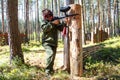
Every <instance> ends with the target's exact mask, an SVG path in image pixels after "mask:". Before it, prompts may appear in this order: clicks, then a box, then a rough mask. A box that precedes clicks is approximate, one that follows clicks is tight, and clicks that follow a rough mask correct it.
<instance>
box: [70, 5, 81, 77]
mask: <svg viewBox="0 0 120 80" xmlns="http://www.w3.org/2000/svg"><path fill="white" fill-rule="evenodd" d="M70 6H71V9H70V11H69V12H68V13H69V14H79V15H77V16H74V17H71V24H70V25H69V28H70V33H69V35H70V69H71V71H70V72H71V77H72V79H74V77H80V76H82V73H83V64H82V62H83V56H82V21H81V20H82V18H81V6H80V5H79V4H71V5H70Z"/></svg>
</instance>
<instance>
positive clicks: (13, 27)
mask: <svg viewBox="0 0 120 80" xmlns="http://www.w3.org/2000/svg"><path fill="white" fill-rule="evenodd" d="M13 11H14V12H13ZM7 19H8V26H9V34H8V35H9V46H10V63H11V61H12V60H14V59H15V58H16V57H18V59H21V61H22V62H24V58H23V53H22V49H21V41H20V40H21V39H20V32H19V29H18V0H15V1H13V0H7Z"/></svg>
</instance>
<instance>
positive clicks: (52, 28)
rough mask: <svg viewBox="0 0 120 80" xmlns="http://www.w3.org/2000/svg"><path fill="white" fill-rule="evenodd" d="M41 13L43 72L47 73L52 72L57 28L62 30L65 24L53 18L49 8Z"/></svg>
mask: <svg viewBox="0 0 120 80" xmlns="http://www.w3.org/2000/svg"><path fill="white" fill-rule="evenodd" d="M42 14H43V18H44V20H43V22H42V24H41V29H42V31H43V35H42V45H43V47H44V48H45V51H46V69H45V72H46V73H47V74H52V73H53V72H54V70H53V65H54V59H55V55H56V49H57V44H58V30H60V31H62V30H63V28H64V27H66V24H65V23H62V24H61V23H60V21H59V20H54V18H55V17H54V16H53V13H52V12H51V11H50V10H49V9H44V10H43V11H42ZM65 22H67V19H65Z"/></svg>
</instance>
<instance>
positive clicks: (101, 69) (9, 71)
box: [0, 37, 120, 80]
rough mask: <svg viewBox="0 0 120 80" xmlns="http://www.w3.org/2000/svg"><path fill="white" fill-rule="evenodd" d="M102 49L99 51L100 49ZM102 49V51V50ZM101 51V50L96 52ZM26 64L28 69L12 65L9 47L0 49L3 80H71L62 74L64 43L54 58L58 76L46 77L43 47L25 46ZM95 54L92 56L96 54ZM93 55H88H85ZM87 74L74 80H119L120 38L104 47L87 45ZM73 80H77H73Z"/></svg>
mask: <svg viewBox="0 0 120 80" xmlns="http://www.w3.org/2000/svg"><path fill="white" fill-rule="evenodd" d="M99 46H100V47H99ZM99 48H101V49H99ZM97 49H99V50H97ZM22 50H23V54H24V59H25V63H26V64H29V65H23V66H11V65H9V56H10V53H9V46H0V59H1V60H0V80H72V79H70V74H68V73H67V72H66V71H62V70H60V68H61V66H63V57H64V56H63V43H62V42H59V46H58V49H57V54H56V58H55V64H54V70H56V72H55V74H54V75H53V76H51V77H50V78H49V79H47V78H46V77H45V75H46V74H45V72H44V69H45V61H46V59H45V56H46V53H45V50H44V48H43V47H42V46H41V44H40V43H36V42H31V43H30V44H29V45H22ZM94 50H95V52H91V51H94ZM88 52H90V53H92V54H89V55H87V54H85V53H88ZM83 54H85V55H87V56H85V55H83V57H84V56H85V58H84V60H83V68H84V73H83V76H82V77H81V78H78V79H75V80H120V37H117V38H112V39H110V40H107V41H105V42H103V43H99V44H98V45H97V47H96V46H95V45H89V46H88V45H87V46H85V47H84V48H83ZM73 80H74V79H73Z"/></svg>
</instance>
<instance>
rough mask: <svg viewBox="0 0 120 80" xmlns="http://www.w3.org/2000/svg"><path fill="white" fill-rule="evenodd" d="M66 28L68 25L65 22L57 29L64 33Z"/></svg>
mask: <svg viewBox="0 0 120 80" xmlns="http://www.w3.org/2000/svg"><path fill="white" fill-rule="evenodd" d="M64 27H67V25H66V24H65V23H64V22H62V23H61V24H59V25H58V26H57V29H58V30H60V31H62V30H63V28H64Z"/></svg>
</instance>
